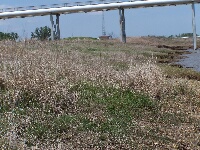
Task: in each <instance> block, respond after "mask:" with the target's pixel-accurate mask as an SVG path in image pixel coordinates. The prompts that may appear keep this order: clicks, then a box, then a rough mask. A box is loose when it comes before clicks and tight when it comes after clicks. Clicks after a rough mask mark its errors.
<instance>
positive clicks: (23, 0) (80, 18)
mask: <svg viewBox="0 0 200 150" xmlns="http://www.w3.org/2000/svg"><path fill="white" fill-rule="evenodd" d="M76 1H78V0H1V1H0V8H9V7H18V6H35V5H36V6H37V5H50V4H62V3H73V2H76ZM79 1H82V2H84V1H87V0H79ZM93 1H96V2H98V0H93ZM107 1H109V0H107ZM127 1H128V0H127ZM195 8H196V25H197V34H200V4H196V5H195ZM104 16H105V30H106V33H107V34H108V35H109V34H112V35H113V36H114V37H115V38H118V37H119V36H120V25H119V11H118V10H114V11H106V12H104ZM125 18H126V35H127V36H128V37H130V36H148V35H156V36H170V35H178V34H181V33H192V9H191V5H180V6H165V7H152V8H135V9H125ZM50 25H51V24H50V17H49V16H38V17H29V18H17V19H7V20H0V32H16V33H18V34H19V36H20V38H22V39H23V38H30V35H31V32H34V30H35V28H37V27H43V26H49V27H50ZM60 29H61V38H65V37H76V36H85V37H98V36H100V35H101V34H102V12H91V13H75V14H66V15H61V16H60Z"/></svg>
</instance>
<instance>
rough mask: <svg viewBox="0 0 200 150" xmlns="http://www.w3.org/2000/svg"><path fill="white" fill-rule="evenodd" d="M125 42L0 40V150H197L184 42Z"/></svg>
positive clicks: (199, 128) (199, 101)
mask: <svg viewBox="0 0 200 150" xmlns="http://www.w3.org/2000/svg"><path fill="white" fill-rule="evenodd" d="M127 41H128V42H127V44H122V43H120V42H119V41H118V40H109V41H99V40H96V39H95V40H94V39H90V38H86V39H84V38H81V39H76V38H75V39H65V40H61V41H54V42H51V41H50V42H49V41H43V42H41V41H27V42H25V43H24V42H17V43H16V42H12V41H1V42H0V147H1V149H42V150H43V149H56V150H57V149H124V150H125V149H160V150H163V149H169V150H171V149H177V150H185V149H191V150H197V149H200V88H199V87H200V82H199V79H200V73H197V72H195V71H192V70H190V69H183V68H178V67H173V66H171V65H169V64H171V63H172V62H173V61H174V60H176V59H177V58H179V57H180V54H181V53H184V51H183V50H171V49H167V48H158V45H168V46H177V45H179V46H183V47H190V46H191V45H190V44H191V43H190V42H191V41H189V39H187V40H185V39H164V38H153V37H142V38H129V39H128V40H127Z"/></svg>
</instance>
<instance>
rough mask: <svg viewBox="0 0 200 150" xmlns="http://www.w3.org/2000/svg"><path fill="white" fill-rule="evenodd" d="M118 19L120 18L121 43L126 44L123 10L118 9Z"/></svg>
mask: <svg viewBox="0 0 200 150" xmlns="http://www.w3.org/2000/svg"><path fill="white" fill-rule="evenodd" d="M119 17H120V20H119V22H120V29H121V31H120V34H121V42H123V43H126V30H125V16H124V9H123V8H120V9H119Z"/></svg>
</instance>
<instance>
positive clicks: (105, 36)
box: [99, 35, 112, 40]
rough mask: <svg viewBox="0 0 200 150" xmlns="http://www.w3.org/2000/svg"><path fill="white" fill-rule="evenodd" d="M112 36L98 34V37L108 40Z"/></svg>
mask: <svg viewBox="0 0 200 150" xmlns="http://www.w3.org/2000/svg"><path fill="white" fill-rule="evenodd" d="M111 38H112V37H111V36H109V35H102V36H99V39H100V40H109V39H111Z"/></svg>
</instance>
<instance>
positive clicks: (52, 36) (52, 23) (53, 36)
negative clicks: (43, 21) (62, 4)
mask: <svg viewBox="0 0 200 150" xmlns="http://www.w3.org/2000/svg"><path fill="white" fill-rule="evenodd" d="M50 21H51V40H52V41H53V40H54V38H55V33H54V21H53V15H52V14H51V15H50Z"/></svg>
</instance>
